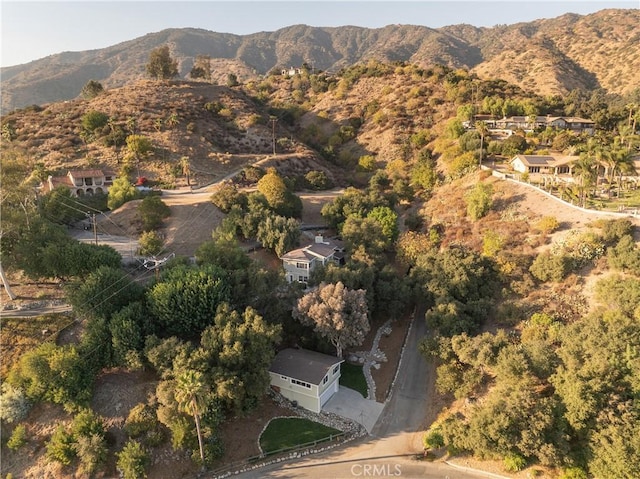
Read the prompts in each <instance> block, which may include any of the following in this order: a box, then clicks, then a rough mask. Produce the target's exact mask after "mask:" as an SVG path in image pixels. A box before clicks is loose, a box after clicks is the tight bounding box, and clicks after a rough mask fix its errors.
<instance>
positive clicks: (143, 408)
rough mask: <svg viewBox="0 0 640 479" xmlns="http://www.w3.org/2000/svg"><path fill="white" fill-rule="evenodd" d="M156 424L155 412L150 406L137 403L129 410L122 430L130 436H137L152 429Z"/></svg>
mask: <svg viewBox="0 0 640 479" xmlns="http://www.w3.org/2000/svg"><path fill="white" fill-rule="evenodd" d="M157 425H158V418H157V417H156V412H155V411H154V410H153V408H152V407H151V406H149V405H148V404H145V403H139V404H137V405H136V406H134V407H133V408H131V411H129V416H127V420H126V421H125V422H124V430H125V432H126V433H127V434H128V435H129V437H130V438H133V439H135V438H137V437H140V436H142V435H143V434H145V433H147V432H149V431H151V430H153V429H154V428H156V427H157Z"/></svg>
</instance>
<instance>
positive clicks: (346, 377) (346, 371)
mask: <svg viewBox="0 0 640 479" xmlns="http://www.w3.org/2000/svg"><path fill="white" fill-rule="evenodd" d="M340 368H341V375H340V385H341V386H345V387H347V388H350V389H353V390H355V391H358V392H359V393H360V394H362V397H364V398H366V397H367V396H368V388H367V380H366V379H365V378H364V373H363V372H362V366H360V365H355V364H349V363H342V365H341V366H340Z"/></svg>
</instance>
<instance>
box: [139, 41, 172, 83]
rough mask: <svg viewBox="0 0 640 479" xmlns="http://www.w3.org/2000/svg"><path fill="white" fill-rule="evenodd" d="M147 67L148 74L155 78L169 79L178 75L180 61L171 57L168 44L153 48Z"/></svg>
mask: <svg viewBox="0 0 640 479" xmlns="http://www.w3.org/2000/svg"><path fill="white" fill-rule="evenodd" d="M145 68H146V71H147V75H149V76H150V77H151V78H153V79H155V80H169V79H171V78H174V77H176V76H178V62H177V61H176V60H174V59H173V58H172V57H171V52H170V51H169V46H168V45H163V46H161V47H158V48H155V49H154V50H152V51H151V53H150V54H149V62H148V63H147V64H146V67H145Z"/></svg>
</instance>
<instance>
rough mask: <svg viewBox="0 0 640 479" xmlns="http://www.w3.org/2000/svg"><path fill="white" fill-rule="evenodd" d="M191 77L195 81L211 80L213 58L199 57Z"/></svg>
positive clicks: (190, 74)
mask: <svg viewBox="0 0 640 479" xmlns="http://www.w3.org/2000/svg"><path fill="white" fill-rule="evenodd" d="M189 76H190V77H191V78H193V79H198V78H202V79H203V80H207V81H209V80H211V57H210V56H209V55H198V56H197V57H196V59H195V62H194V64H193V68H192V69H191V72H190V73H189Z"/></svg>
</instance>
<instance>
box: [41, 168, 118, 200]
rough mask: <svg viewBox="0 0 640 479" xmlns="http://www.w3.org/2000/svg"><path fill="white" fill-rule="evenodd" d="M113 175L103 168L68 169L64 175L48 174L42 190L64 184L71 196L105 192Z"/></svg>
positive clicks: (46, 190) (110, 183)
mask: <svg viewBox="0 0 640 479" xmlns="http://www.w3.org/2000/svg"><path fill="white" fill-rule="evenodd" d="M114 179H115V175H114V174H113V173H111V172H108V171H103V170H98V169H95V170H69V171H68V172H67V174H66V175H65V176H49V177H48V178H47V181H46V183H45V184H44V191H45V193H48V192H50V191H52V190H53V189H54V188H55V187H56V186H60V185H64V186H66V187H67V188H69V190H70V191H71V195H72V196H76V197H78V196H85V195H89V196H90V195H96V194H101V193H104V194H107V192H108V191H109V188H110V187H111V186H112V185H113V180H114Z"/></svg>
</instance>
